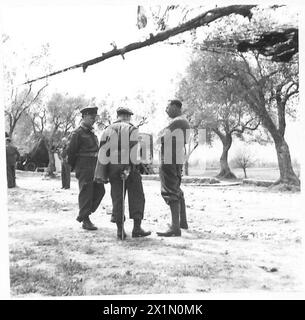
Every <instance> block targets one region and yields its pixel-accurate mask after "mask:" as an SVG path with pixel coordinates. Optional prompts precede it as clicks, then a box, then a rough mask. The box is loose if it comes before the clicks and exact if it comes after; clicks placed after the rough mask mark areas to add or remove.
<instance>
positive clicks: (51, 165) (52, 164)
mask: <svg viewBox="0 0 305 320" xmlns="http://www.w3.org/2000/svg"><path fill="white" fill-rule="evenodd" d="M48 154H49V164H48V168H47V176H48V177H51V178H54V177H55V174H54V172H55V170H56V167H55V157H54V152H53V151H52V150H51V149H50V148H48Z"/></svg>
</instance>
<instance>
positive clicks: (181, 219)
mask: <svg viewBox="0 0 305 320" xmlns="http://www.w3.org/2000/svg"><path fill="white" fill-rule="evenodd" d="M181 108H182V103H181V102H180V101H179V100H171V101H170V102H169V104H168V105H167V107H166V113H167V114H168V116H169V117H170V118H171V119H172V120H171V121H170V123H169V125H168V126H167V127H166V128H164V129H163V130H162V131H161V133H160V136H159V139H160V142H161V166H160V171H159V175H160V181H161V195H162V197H163V199H164V200H165V202H166V203H167V204H168V205H169V206H170V210H171V218H172V223H171V226H170V228H169V230H167V231H166V232H157V234H158V236H163V237H172V236H175V237H179V236H181V229H180V228H182V229H188V224H187V219H186V211H185V200H184V194H183V191H182V190H181V187H180V185H181V177H182V168H183V162H184V154H185V144H186V142H187V133H188V129H190V125H189V122H188V121H187V119H186V118H185V117H184V116H183V115H182V111H181ZM175 133H176V134H175ZM169 141H170V143H169ZM169 146H170V147H169ZM168 160H169V161H168Z"/></svg>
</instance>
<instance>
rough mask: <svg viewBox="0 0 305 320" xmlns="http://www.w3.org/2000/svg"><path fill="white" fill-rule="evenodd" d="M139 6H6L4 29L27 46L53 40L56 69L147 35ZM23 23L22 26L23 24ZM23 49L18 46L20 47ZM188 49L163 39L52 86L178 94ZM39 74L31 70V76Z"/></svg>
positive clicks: (67, 75)
mask: <svg viewBox="0 0 305 320" xmlns="http://www.w3.org/2000/svg"><path fill="white" fill-rule="evenodd" d="M136 12H137V6H136V5H132V4H127V5H123V6H122V5H121V6H116V5H85V6H83V5H82V6H81V5H74V6H65V5H59V6H19V7H11V8H10V7H8V8H6V9H5V10H4V11H3V14H2V25H3V31H4V32H5V33H7V34H8V35H10V37H11V39H12V41H14V42H15V43H16V45H17V46H19V47H20V48H21V50H23V49H24V48H26V50H28V51H30V50H31V49H32V51H34V52H35V50H39V48H40V46H41V45H42V44H44V43H49V44H50V59H51V61H52V62H51V63H52V66H53V67H52V69H53V70H57V69H61V68H64V67H67V66H70V65H73V64H76V63H79V62H82V61H86V60H88V59H91V58H94V57H97V56H100V55H101V53H103V52H107V51H110V50H111V49H112V46H111V43H112V42H113V41H114V42H115V43H116V45H117V46H118V47H122V46H124V45H126V44H128V43H130V42H134V41H138V40H140V39H142V40H143V39H144V38H145V36H146V35H147V34H148V31H147V30H145V31H143V30H138V29H137V27H136V21H137V20H136ZM21 26H22V28H21ZM19 50H20V49H19ZM187 51H189V50H186V49H183V48H177V47H173V46H168V45H165V44H160V45H154V46H152V47H149V48H144V49H141V50H137V51H133V52H131V53H127V54H126V55H125V60H123V59H122V57H114V58H112V59H109V60H106V61H104V62H102V63H99V64H97V65H94V66H91V67H88V69H87V71H86V72H85V73H83V72H82V70H81V69H77V70H73V71H69V72H67V73H64V74H61V75H58V76H55V77H51V78H50V87H49V90H65V91H66V92H69V93H71V94H78V93H85V94H87V95H89V96H96V97H102V96H103V95H105V94H107V93H108V92H109V93H111V94H118V95H128V94H129V95H130V94H133V93H134V92H136V91H138V90H141V89H142V90H146V91H150V90H155V91H157V92H159V93H160V94H161V95H167V96H171V95H173V94H174V89H175V83H173V81H172V79H175V78H176V75H177V73H181V72H183V70H184V68H185V66H186V64H187V61H188V59H187V57H188V55H187ZM40 75H41V73H40V72H37V73H34V72H33V75H32V76H33V77H36V76H40Z"/></svg>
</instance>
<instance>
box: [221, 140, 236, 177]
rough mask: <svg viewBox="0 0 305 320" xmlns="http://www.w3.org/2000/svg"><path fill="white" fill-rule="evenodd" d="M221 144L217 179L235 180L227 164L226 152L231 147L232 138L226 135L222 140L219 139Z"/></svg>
mask: <svg viewBox="0 0 305 320" xmlns="http://www.w3.org/2000/svg"><path fill="white" fill-rule="evenodd" d="M221 142H222V154H221V157H220V172H219V173H218V175H217V178H221V179H236V176H235V174H234V173H233V172H232V171H231V169H230V167H229V163H228V152H229V150H230V148H231V145H232V136H231V135H226V137H225V138H224V139H221Z"/></svg>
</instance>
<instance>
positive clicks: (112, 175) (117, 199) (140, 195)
mask: <svg viewBox="0 0 305 320" xmlns="http://www.w3.org/2000/svg"><path fill="white" fill-rule="evenodd" d="M121 172H122V165H113V164H110V168H109V181H110V185H111V198H112V215H113V216H114V218H115V220H116V222H117V223H118V224H121V223H122V219H123V217H122V210H123V181H122V178H121V176H120V174H121ZM126 191H127V193H128V207H129V218H130V219H136V220H142V219H143V216H144V207H145V196H144V191H143V185H142V177H141V175H140V173H139V172H138V171H137V170H136V169H135V168H133V169H132V170H131V171H130V174H129V176H128V178H127V180H126V181H125V194H126Z"/></svg>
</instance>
